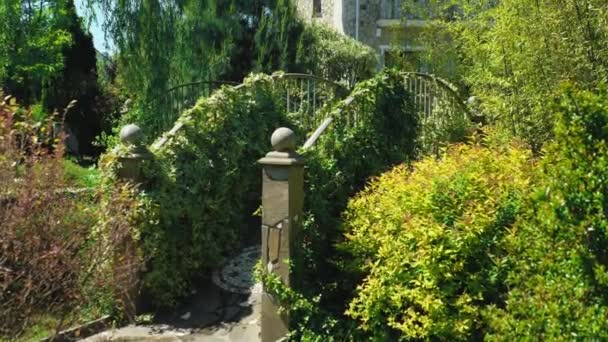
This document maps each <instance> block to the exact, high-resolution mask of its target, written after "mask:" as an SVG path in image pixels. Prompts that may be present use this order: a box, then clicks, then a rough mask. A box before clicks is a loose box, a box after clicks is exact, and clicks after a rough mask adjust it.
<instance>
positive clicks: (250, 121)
mask: <svg viewBox="0 0 608 342" xmlns="http://www.w3.org/2000/svg"><path fill="white" fill-rule="evenodd" d="M278 91H279V89H276V88H275V83H274V80H273V78H271V77H270V76H262V75H259V76H252V77H250V78H248V79H247V80H246V81H245V84H244V86H242V87H239V88H238V89H237V88H234V87H224V88H222V89H221V90H219V91H217V92H215V93H214V94H213V95H212V96H211V97H209V98H202V99H201V100H200V101H199V102H198V103H197V104H196V105H195V106H194V108H192V109H190V110H188V111H186V112H185V113H184V114H183V115H182V117H181V118H180V119H179V121H178V124H180V125H181V124H183V126H182V128H181V129H180V130H178V131H176V132H172V133H167V134H166V135H165V137H163V138H161V140H162V139H166V143H164V144H160V145H159V146H157V147H156V148H155V149H153V152H154V154H155V159H154V160H153V161H151V162H150V163H149V165H147V166H146V167H145V176H146V178H147V179H148V180H149V182H148V184H147V187H146V191H145V196H146V198H147V199H148V201H149V203H148V204H149V205H148V206H147V207H146V208H147V209H146V212H147V214H146V215H147V220H146V222H143V223H142V224H141V225H140V226H139V229H138V232H139V233H138V234H140V236H141V241H142V252H143V255H144V256H145V257H146V258H147V259H149V270H148V272H147V273H146V275H145V277H144V286H145V287H146V289H147V291H148V292H149V293H150V294H151V295H152V296H153V297H154V298H155V303H157V304H158V305H161V306H162V305H170V304H172V303H174V300H175V299H176V298H177V297H178V296H180V295H182V294H184V293H185V291H186V290H187V289H188V287H189V285H190V281H191V280H192V279H193V278H194V277H196V276H197V275H201V274H204V273H205V271H208V270H209V269H210V268H212V267H216V266H218V265H219V264H220V263H221V262H222V260H223V259H224V257H226V256H229V255H230V254H232V253H234V252H236V251H237V250H238V249H239V248H240V242H239V237H240V236H239V233H240V232H241V231H244V229H245V228H246V227H248V223H249V221H250V220H251V218H252V213H253V212H254V210H255V209H256V208H257V207H258V206H259V202H260V195H259V194H260V189H261V177H260V168H259V166H258V165H257V163H256V162H257V160H258V159H259V158H261V157H262V156H263V155H264V154H265V153H266V152H268V151H269V150H270V142H269V139H268V138H269V137H270V135H271V134H272V132H273V131H274V129H276V128H278V127H280V126H284V125H286V124H287V122H286V119H285V118H284V117H283V116H284V114H285V104H284V101H283V100H282V97H281V96H280V95H279V94H278ZM123 152H124V151H120V150H116V151H114V153H113V154H110V155H107V156H106V157H105V158H104V160H103V161H102V168H103V169H105V170H107V171H106V172H109V176H112V175H113V170H112V169H113V168H114V167H115V166H116V165H117V159H116V157H117V156H120V154H121V153H123Z"/></svg>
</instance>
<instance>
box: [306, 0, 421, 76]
mask: <svg viewBox="0 0 608 342" xmlns="http://www.w3.org/2000/svg"><path fill="white" fill-rule="evenodd" d="M296 4H297V8H298V14H299V16H300V17H301V18H303V19H305V20H306V21H308V22H312V21H316V22H322V23H324V24H326V25H328V26H330V27H331V28H333V29H334V30H336V31H337V32H339V33H342V34H346V35H348V36H350V37H352V38H354V39H357V40H359V41H360V42H362V43H364V44H366V45H369V46H371V47H373V48H374V49H376V50H377V51H378V53H379V55H380V56H381V61H383V64H384V57H385V54H386V52H387V51H388V50H389V49H390V48H394V47H399V49H400V50H401V51H403V52H406V53H415V52H417V51H420V48H419V46H417V44H416V43H415V39H416V37H417V36H418V35H419V34H420V32H421V30H422V28H423V27H424V25H425V22H424V21H423V20H416V19H407V20H405V19H404V20H402V19H403V18H402V15H401V13H400V12H401V0H296ZM319 4H320V9H321V11H320V13H315V12H316V11H315V5H319ZM357 6H358V7H359V11H358V13H357ZM357 22H358V23H357Z"/></svg>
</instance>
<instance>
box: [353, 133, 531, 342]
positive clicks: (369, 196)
mask: <svg viewBox="0 0 608 342" xmlns="http://www.w3.org/2000/svg"><path fill="white" fill-rule="evenodd" d="M532 170H533V168H532V164H531V163H530V155H529V153H528V152H527V151H526V150H525V149H524V148H521V147H518V146H510V147H504V148H494V147H492V148H484V147H481V146H477V145H473V146H465V145H456V146H453V147H451V148H450V149H448V151H447V152H446V153H445V155H444V156H443V157H442V158H441V159H439V160H436V159H435V158H427V159H424V160H422V161H420V162H417V163H415V164H413V165H412V168H411V169H409V168H408V167H407V166H405V165H402V166H399V167H397V168H395V169H394V170H392V171H391V172H388V173H386V174H384V175H382V176H380V177H379V178H377V179H375V180H374V181H373V182H372V183H371V184H370V185H369V186H368V188H367V189H366V190H365V191H363V192H362V193H360V194H358V195H357V196H356V197H354V198H353V199H352V200H351V201H350V202H349V205H348V209H347V210H346V212H345V214H344V221H345V224H344V225H345V231H346V237H347V241H346V242H345V243H344V244H343V247H344V249H345V250H346V251H348V252H349V253H351V254H352V256H353V259H352V261H351V263H350V264H349V269H351V270H357V271H358V272H362V273H364V274H365V279H364V280H363V282H362V283H361V284H360V285H359V286H358V287H357V290H356V295H355V297H354V299H352V301H351V302H350V304H349V309H348V311H347V314H348V315H349V316H351V317H353V318H355V319H357V320H358V322H359V324H360V328H361V329H363V330H364V331H366V332H367V333H369V336H370V337H373V338H374V339H379V340H397V339H400V340H409V339H435V338H441V339H446V340H468V339H471V338H474V337H479V336H480V332H482V331H483V327H484V324H485V323H484V320H483V318H482V316H481V311H482V309H484V308H485V307H486V306H487V305H489V304H492V303H502V302H503V298H502V296H503V292H504V291H505V290H506V289H505V288H504V287H503V282H504V279H505V276H506V273H505V272H506V269H505V266H504V265H503V262H502V260H503V259H504V256H505V253H506V251H505V249H504V247H503V241H504V237H505V235H507V234H509V232H510V229H511V228H510V227H511V226H512V224H513V222H514V221H515V219H516V217H517V214H518V212H519V211H520V206H521V204H522V200H523V199H524V198H525V196H526V194H527V188H528V187H529V186H530V180H529V178H530V176H531V171H532Z"/></svg>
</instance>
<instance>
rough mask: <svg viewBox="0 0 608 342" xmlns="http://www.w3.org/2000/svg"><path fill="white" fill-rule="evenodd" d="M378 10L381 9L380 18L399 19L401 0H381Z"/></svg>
mask: <svg viewBox="0 0 608 342" xmlns="http://www.w3.org/2000/svg"><path fill="white" fill-rule="evenodd" d="M380 10H381V11H382V18H381V19H399V14H400V12H401V11H400V10H401V0H382V2H381V3H380Z"/></svg>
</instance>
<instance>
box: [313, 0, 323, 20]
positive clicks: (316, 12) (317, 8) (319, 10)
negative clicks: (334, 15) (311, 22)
mask: <svg viewBox="0 0 608 342" xmlns="http://www.w3.org/2000/svg"><path fill="white" fill-rule="evenodd" d="M312 6H313V9H312V15H313V16H314V17H322V16H323V6H322V5H321V0H313V5H312Z"/></svg>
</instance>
